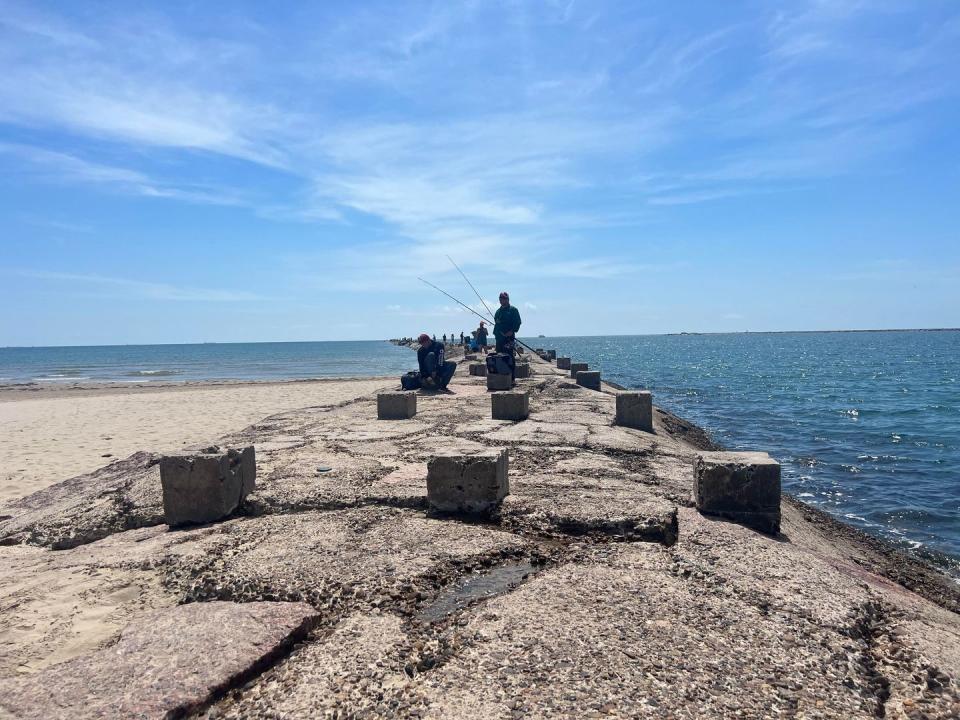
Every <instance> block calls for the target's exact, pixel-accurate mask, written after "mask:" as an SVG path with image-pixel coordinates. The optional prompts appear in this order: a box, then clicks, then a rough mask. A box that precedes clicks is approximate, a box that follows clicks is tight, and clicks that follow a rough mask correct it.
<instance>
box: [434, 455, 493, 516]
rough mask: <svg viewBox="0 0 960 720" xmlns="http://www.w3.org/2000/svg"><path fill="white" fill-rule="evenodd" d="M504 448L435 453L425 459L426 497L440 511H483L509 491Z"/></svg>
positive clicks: (490, 507)
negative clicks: (470, 452) (469, 452)
mask: <svg viewBox="0 0 960 720" xmlns="http://www.w3.org/2000/svg"><path fill="white" fill-rule="evenodd" d="M507 473H508V466H507V451H506V450H485V451H483V452H479V453H475V454H470V455H460V454H449V455H437V456H436V457H433V458H431V459H430V461H429V462H428V463H427V500H428V501H429V502H430V506H431V507H432V508H433V509H435V510H439V511H440V512H458V513H486V512H489V511H490V510H492V509H493V508H495V507H496V506H497V505H499V504H500V501H501V500H503V498H505V497H506V496H507V495H509V494H510V481H509V479H508V477H507Z"/></svg>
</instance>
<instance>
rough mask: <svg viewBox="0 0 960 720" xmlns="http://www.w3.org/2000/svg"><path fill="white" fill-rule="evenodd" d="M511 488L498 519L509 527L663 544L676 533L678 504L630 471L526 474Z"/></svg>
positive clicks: (671, 539)
mask: <svg viewBox="0 0 960 720" xmlns="http://www.w3.org/2000/svg"><path fill="white" fill-rule="evenodd" d="M512 490H513V492H512V493H511V494H510V495H509V496H508V497H507V498H505V499H504V502H503V504H502V506H501V508H500V521H501V522H502V523H503V525H504V527H507V528H510V529H512V530H516V531H520V532H527V533H533V534H539V535H546V536H553V537H559V536H565V535H575V536H579V535H588V536H594V537H600V538H604V539H619V540H634V541H636V540H642V541H647V542H659V543H663V544H666V545H670V544H672V543H673V542H674V541H675V540H676V538H677V507H676V505H674V504H673V503H671V502H669V501H668V500H664V499H663V498H662V497H661V496H660V495H658V494H657V492H656V489H655V488H650V487H647V486H645V485H643V484H640V483H637V482H632V481H631V480H630V479H629V476H627V477H621V478H613V477H606V478H595V477H588V476H583V475H577V474H573V473H550V474H542V475H525V476H523V477H521V478H517V479H516V480H514V481H513V488H512Z"/></svg>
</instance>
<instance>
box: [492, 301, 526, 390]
mask: <svg viewBox="0 0 960 720" xmlns="http://www.w3.org/2000/svg"><path fill="white" fill-rule="evenodd" d="M493 320H494V326H493V337H494V338H496V340H497V352H498V353H506V354H508V355H509V356H510V374H511V376H512V377H513V378H514V379H516V373H517V371H516V358H515V357H514V352H515V351H516V349H517V344H516V338H517V330H519V329H520V311H519V310H517V309H516V308H515V307H513V305H511V304H510V295H509V293H507V291H506V290H504V291H503V292H502V293H500V307H498V308H497V313H496V315H494V316H493Z"/></svg>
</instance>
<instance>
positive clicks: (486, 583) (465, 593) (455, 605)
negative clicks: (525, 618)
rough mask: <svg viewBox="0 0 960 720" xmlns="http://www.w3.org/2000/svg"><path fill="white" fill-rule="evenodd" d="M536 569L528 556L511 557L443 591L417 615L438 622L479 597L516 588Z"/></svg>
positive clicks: (427, 620) (499, 593)
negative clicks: (513, 558)
mask: <svg viewBox="0 0 960 720" xmlns="http://www.w3.org/2000/svg"><path fill="white" fill-rule="evenodd" d="M533 572H536V567H535V566H534V565H533V563H531V562H530V561H529V560H512V561H510V562H508V563H505V564H503V565H498V566H497V567H494V568H490V569H489V570H487V571H486V572H483V573H480V574H476V575H470V576H469V577H466V578H463V579H462V580H460V581H459V582H457V583H454V584H453V585H451V586H450V587H449V588H447V589H446V590H444V591H443V592H442V593H440V596H439V597H438V598H437V599H436V600H434V601H433V602H432V603H430V604H429V605H427V606H426V607H425V608H424V609H423V610H421V611H420V613H419V614H418V616H417V617H418V619H420V620H422V621H424V622H438V621H439V620H443V619H444V618H445V617H447V616H448V615H452V614H453V613H455V612H457V611H459V610H463V609H464V608H465V607H467V606H468V605H470V604H471V603H473V602H476V601H477V600H485V599H487V598H491V597H494V596H496V595H501V594H503V593H505V592H509V591H510V590H513V589H514V588H515V587H517V586H518V585H519V584H520V583H522V582H523V579H524V578H525V577H527V576H528V575H530V574H531V573H533Z"/></svg>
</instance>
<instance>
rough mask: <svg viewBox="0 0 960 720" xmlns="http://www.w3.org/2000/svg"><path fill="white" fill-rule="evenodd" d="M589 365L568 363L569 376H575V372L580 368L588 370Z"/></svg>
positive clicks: (574, 377)
mask: <svg viewBox="0 0 960 720" xmlns="http://www.w3.org/2000/svg"><path fill="white" fill-rule="evenodd" d="M589 369H590V366H589V365H588V364H587V363H575V362H572V363H570V377H572V378H573V379H576V378H577V373H578V372H580V371H581V370H589Z"/></svg>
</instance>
